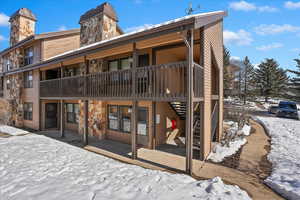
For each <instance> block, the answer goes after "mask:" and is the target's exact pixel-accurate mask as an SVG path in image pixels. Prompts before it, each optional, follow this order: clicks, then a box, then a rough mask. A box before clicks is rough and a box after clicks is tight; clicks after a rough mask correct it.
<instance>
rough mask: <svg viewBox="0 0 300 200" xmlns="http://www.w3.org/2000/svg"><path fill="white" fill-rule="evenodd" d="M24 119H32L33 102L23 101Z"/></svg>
mask: <svg viewBox="0 0 300 200" xmlns="http://www.w3.org/2000/svg"><path fill="white" fill-rule="evenodd" d="M23 106H24V119H25V120H32V106H33V103H24V105H23Z"/></svg>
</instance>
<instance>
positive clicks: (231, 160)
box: [220, 146, 243, 169]
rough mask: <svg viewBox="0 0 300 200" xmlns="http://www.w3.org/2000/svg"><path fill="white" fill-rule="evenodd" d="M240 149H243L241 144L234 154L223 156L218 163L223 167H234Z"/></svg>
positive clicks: (237, 160)
mask: <svg viewBox="0 0 300 200" xmlns="http://www.w3.org/2000/svg"><path fill="white" fill-rule="evenodd" d="M242 150H243V146H242V147H241V148H240V149H239V150H238V151H237V152H236V153H235V154H234V155H232V156H229V157H226V158H224V160H223V161H222V162H221V163H220V164H221V165H223V166H225V167H230V168H233V169H236V168H237V167H238V166H239V163H240V156H241V153H242Z"/></svg>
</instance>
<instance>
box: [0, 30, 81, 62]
mask: <svg viewBox="0 0 300 200" xmlns="http://www.w3.org/2000/svg"><path fill="white" fill-rule="evenodd" d="M73 34H80V29H71V30H67V31H56V32H49V33H41V34H35V35H32V36H29V37H27V38H25V39H24V40H21V41H20V42H18V43H16V44H15V45H13V46H11V47H8V48H6V49H4V50H2V51H1V52H0V56H2V55H4V54H6V53H8V52H10V51H12V50H14V49H16V48H19V47H21V46H23V45H26V44H29V43H30V42H33V41H36V40H42V39H49V38H53V37H60V36H66V35H73Z"/></svg>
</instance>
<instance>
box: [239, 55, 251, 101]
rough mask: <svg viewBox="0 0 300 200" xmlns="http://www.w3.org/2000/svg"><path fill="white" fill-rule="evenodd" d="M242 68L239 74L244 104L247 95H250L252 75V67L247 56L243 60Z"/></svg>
mask: <svg viewBox="0 0 300 200" xmlns="http://www.w3.org/2000/svg"><path fill="white" fill-rule="evenodd" d="M243 65H244V69H243V71H242V75H241V88H242V89H241V90H242V93H243V97H244V104H246V101H247V97H248V96H249V95H250V93H251V91H252V90H253V82H254V81H253V76H254V67H253V65H252V64H251V62H250V60H249V58H248V56H246V57H245V59H244V61H243Z"/></svg>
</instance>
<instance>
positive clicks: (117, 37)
mask: <svg viewBox="0 0 300 200" xmlns="http://www.w3.org/2000/svg"><path fill="white" fill-rule="evenodd" d="M222 13H224V11H214V12H207V13H198V14H194V15H188V16H184V17H181V18H177V19H174V20H170V21H166V22H163V23H160V24H156V25H152V26H147V27H144V28H141V29H138V30H135V31H132V32H129V33H126V34H123V35H119V36H116V37H113V38H111V39H107V40H102V41H99V42H95V43H93V44H90V45H86V46H84V47H80V48H78V49H73V50H71V51H67V52H64V53H62V54H59V55H56V56H53V57H50V58H48V59H46V60H45V61H49V60H52V59H54V58H58V57H61V56H65V55H68V54H71V53H74V52H77V51H81V50H84V49H88V48H90V47H94V46H98V45H101V44H105V43H108V42H110V41H113V40H117V39H120V38H125V37H128V36H130V35H134V34H137V33H141V32H144V31H149V30H151V29H154V28H158V27H160V26H164V25H168V24H172V23H176V22H180V21H184V20H187V19H191V18H195V17H207V16H210V15H215V14H222Z"/></svg>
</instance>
